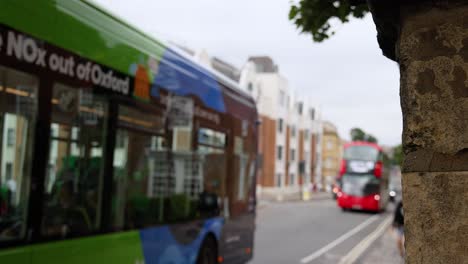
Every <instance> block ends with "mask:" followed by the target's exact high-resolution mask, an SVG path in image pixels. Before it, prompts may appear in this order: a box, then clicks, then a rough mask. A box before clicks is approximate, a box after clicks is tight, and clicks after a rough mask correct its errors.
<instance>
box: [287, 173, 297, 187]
mask: <svg viewBox="0 0 468 264" xmlns="http://www.w3.org/2000/svg"><path fill="white" fill-rule="evenodd" d="M295 176H296V175H294V173H291V174H290V175H289V182H290V183H291V185H294V184H295V182H294V181H295V180H296V179H295V178H296V177H295Z"/></svg>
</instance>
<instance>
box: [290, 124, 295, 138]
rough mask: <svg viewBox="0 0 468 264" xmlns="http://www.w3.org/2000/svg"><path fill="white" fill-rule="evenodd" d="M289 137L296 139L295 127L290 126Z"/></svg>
mask: <svg viewBox="0 0 468 264" xmlns="http://www.w3.org/2000/svg"><path fill="white" fill-rule="evenodd" d="M291 136H292V137H293V138H294V137H296V126H291Z"/></svg>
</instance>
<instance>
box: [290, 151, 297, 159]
mask: <svg viewBox="0 0 468 264" xmlns="http://www.w3.org/2000/svg"><path fill="white" fill-rule="evenodd" d="M295 159H296V150H294V149H291V161H294V160H295Z"/></svg>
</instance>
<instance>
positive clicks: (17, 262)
mask: <svg viewBox="0 0 468 264" xmlns="http://www.w3.org/2000/svg"><path fill="white" fill-rule="evenodd" d="M0 260H1V262H2V263H14V264H30V263H31V250H30V249H28V248H18V249H7V250H2V251H0Z"/></svg>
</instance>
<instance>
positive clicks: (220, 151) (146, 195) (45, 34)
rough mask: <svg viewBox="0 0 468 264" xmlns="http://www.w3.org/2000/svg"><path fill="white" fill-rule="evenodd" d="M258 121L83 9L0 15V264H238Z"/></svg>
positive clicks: (2, 8) (175, 61)
mask: <svg viewBox="0 0 468 264" xmlns="http://www.w3.org/2000/svg"><path fill="white" fill-rule="evenodd" d="M257 126H258V116H257V111H256V108H255V102H254V101H253V99H252V98H251V97H249V96H248V95H247V94H246V93H244V92H242V90H241V89H239V88H238V87H237V85H236V84H235V83H233V82H231V81H229V80H228V79H226V78H224V77H223V76H222V75H220V74H218V73H216V72H215V71H213V70H211V69H208V68H206V67H204V66H201V65H199V64H197V63H196V62H194V61H193V60H191V59H190V58H189V57H187V56H186V55H184V54H183V53H182V52H178V51H177V50H176V49H175V48H171V47H169V46H168V45H165V44H164V43H163V42H161V41H158V40H156V39H153V38H151V37H149V36H147V35H146V34H144V33H142V32H141V31H139V30H138V29H136V28H134V27H132V26H131V25H129V24H128V23H125V22H124V21H122V20H120V19H118V18H117V17H116V16H114V15H112V14H110V13H109V12H107V11H106V10H104V9H102V8H101V7H99V6H97V5H96V4H95V3H92V2H90V1H84V0H82V1H79V0H35V1H28V0H2V1H1V4H0V263H2V264H3V263H5V264H7V263H14V264H39V263H41V264H42V263H47V264H58V263H60V264H61V263H77V264H78V263H80V264H82V263H113V264H119V263H122V264H124V263H125V264H143V263H146V264H149V263H161V264H169V263H174V264H175V263H245V262H247V261H249V260H250V259H251V258H252V254H253V253H252V252H253V239H254V226H255V223H254V221H255V205H256V200H255V197H256V196H255V183H256V171H257V168H256V164H257V162H256V161H257V134H258V132H257V130H258V127H257Z"/></svg>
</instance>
